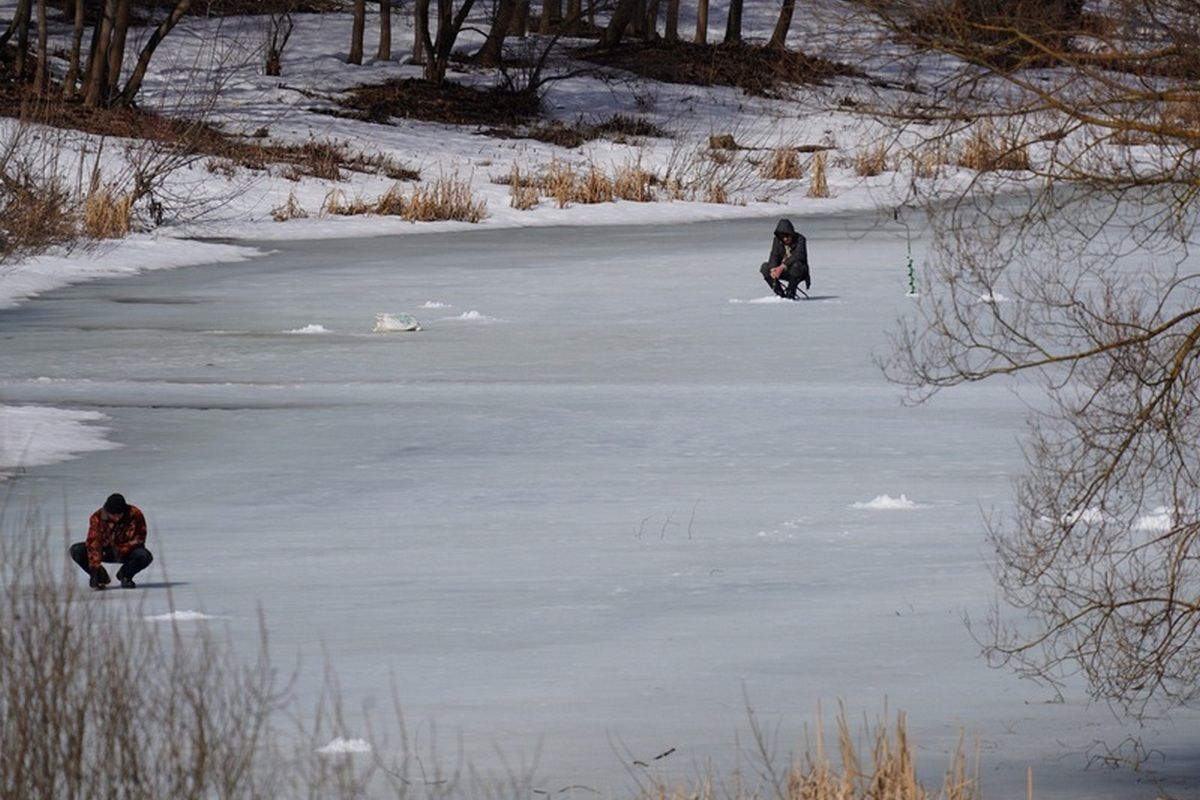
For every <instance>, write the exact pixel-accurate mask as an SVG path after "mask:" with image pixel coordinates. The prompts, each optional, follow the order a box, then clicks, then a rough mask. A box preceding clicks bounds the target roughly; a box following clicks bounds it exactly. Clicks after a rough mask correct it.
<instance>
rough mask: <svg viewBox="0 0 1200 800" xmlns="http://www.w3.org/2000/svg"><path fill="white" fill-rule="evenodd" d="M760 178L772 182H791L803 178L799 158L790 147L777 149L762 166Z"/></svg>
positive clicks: (802, 169)
mask: <svg viewBox="0 0 1200 800" xmlns="http://www.w3.org/2000/svg"><path fill="white" fill-rule="evenodd" d="M762 176H763V177H764V178H767V179H769V180H773V181H792V180H796V179H798V178H803V177H804V168H803V167H802V166H801V165H800V156H799V154H797V153H796V150H795V148H792V147H777V148H775V149H774V150H773V151H771V158H770V159H768V160H767V162H766V163H765V164H763V166H762Z"/></svg>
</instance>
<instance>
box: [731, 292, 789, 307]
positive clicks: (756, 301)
mask: <svg viewBox="0 0 1200 800" xmlns="http://www.w3.org/2000/svg"><path fill="white" fill-rule="evenodd" d="M729 302H731V303H733V304H735V305H768V304H772V303H794V302H795V301H794V300H788V299H787V298H786V297H780V296H779V295H777V294H769V295H767V296H766V297H755V298H753V299H750V300H742V299H740V298H737V297H731V298H729Z"/></svg>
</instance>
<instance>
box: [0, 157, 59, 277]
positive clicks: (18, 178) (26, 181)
mask: <svg viewBox="0 0 1200 800" xmlns="http://www.w3.org/2000/svg"><path fill="white" fill-rule="evenodd" d="M14 161H15V160H13V159H7V158H4V157H3V154H0V189H2V191H0V262H2V261H4V260H5V259H8V258H11V257H13V256H16V255H22V254H33V253H38V252H40V251H42V250H45V249H46V248H48V247H51V246H53V245H57V244H63V243H67V242H70V241H71V240H72V239H74V238H75V236H76V235H77V217H78V214H77V210H76V204H75V202H74V200H73V198H72V196H71V192H70V191H68V190H67V189H66V188H65V187H64V186H63V185H62V182H61V181H60V180H58V179H57V178H56V177H55V176H49V177H47V176H43V175H35V174H32V173H30V172H29V171H27V170H25V169H24V168H23V167H21V166H19V165H17V164H15V163H14Z"/></svg>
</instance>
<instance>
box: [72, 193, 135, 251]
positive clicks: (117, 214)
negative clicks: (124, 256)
mask: <svg viewBox="0 0 1200 800" xmlns="http://www.w3.org/2000/svg"><path fill="white" fill-rule="evenodd" d="M81 224H82V228H83V233H84V235H85V236H87V237H88V238H90V239H120V238H121V237H124V236H128V235H129V231H130V230H131V229H132V228H133V194H132V193H126V194H120V193H118V192H116V191H115V190H114V189H113V188H112V187H109V186H102V187H98V188H95V189H93V190H92V191H90V192H88V195H87V197H85V198H84V201H83V215H82V220H81Z"/></svg>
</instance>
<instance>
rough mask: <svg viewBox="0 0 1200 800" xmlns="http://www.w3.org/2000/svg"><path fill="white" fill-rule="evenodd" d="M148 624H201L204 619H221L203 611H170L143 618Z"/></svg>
mask: <svg viewBox="0 0 1200 800" xmlns="http://www.w3.org/2000/svg"><path fill="white" fill-rule="evenodd" d="M145 619H146V621H148V622H203V621H204V620H206V619H223V618H222V617H218V616H214V615H212V614H205V613H204V612H203V611H172V612H170V613H169V614H152V615H150V616H148V617H146V618H145Z"/></svg>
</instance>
